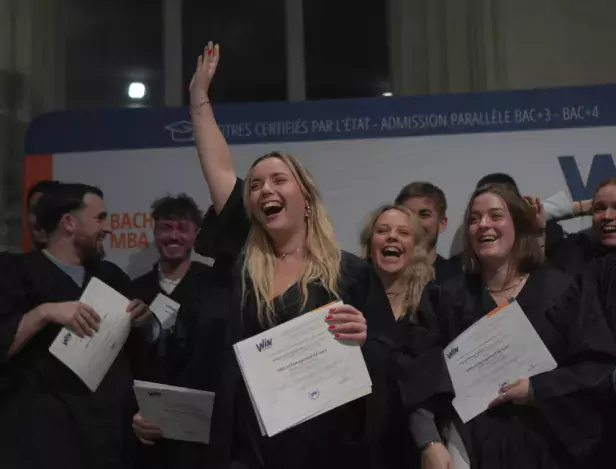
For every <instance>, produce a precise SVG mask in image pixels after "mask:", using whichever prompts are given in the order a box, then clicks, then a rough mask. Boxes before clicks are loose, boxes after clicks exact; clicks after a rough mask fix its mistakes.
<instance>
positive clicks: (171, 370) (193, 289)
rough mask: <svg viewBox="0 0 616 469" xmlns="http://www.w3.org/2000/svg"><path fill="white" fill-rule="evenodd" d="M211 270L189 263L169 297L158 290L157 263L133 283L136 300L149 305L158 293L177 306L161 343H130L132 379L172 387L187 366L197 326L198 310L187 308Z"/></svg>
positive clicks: (198, 263)
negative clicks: (174, 315)
mask: <svg viewBox="0 0 616 469" xmlns="http://www.w3.org/2000/svg"><path fill="white" fill-rule="evenodd" d="M212 275H213V269H212V267H209V266H207V265H205V264H203V263H202V262H191V264H190V268H189V269H188V271H187V272H186V275H185V276H184V277H183V278H182V280H181V281H180V282H179V283H178V284H177V285H176V287H175V288H174V289H173V291H172V292H171V293H170V294H168V293H167V292H165V291H164V290H163V289H162V288H161V287H160V281H159V271H158V263H157V264H155V265H154V267H153V269H152V270H151V271H149V272H147V273H146V274H144V275H142V276H140V277H137V278H136V279H135V280H133V285H132V288H133V291H134V293H135V295H136V297H137V298H139V299H141V300H143V301H144V302H145V303H146V304H148V305H149V304H151V303H152V301H154V298H155V297H156V296H157V295H158V294H159V293H160V294H162V295H165V296H167V297H168V298H171V299H172V300H173V301H175V302H176V303H178V304H179V305H180V309H179V310H178V315H177V318H176V322H175V324H174V325H173V327H171V329H170V330H169V331H165V333H164V334H163V335H164V337H163V341H162V342H163V343H161V342H156V343H154V344H152V345H149V346H148V345H146V344H137V343H135V342H133V343H132V344H131V348H130V358H131V364H132V368H133V374H134V376H135V379H140V380H144V381H151V382H156V383H164V384H173V383H174V382H176V381H177V376H178V373H180V372H181V370H182V369H183V368H184V366H185V365H186V363H187V361H188V359H189V358H190V355H191V353H192V351H191V350H190V344H191V337H190V336H191V332H192V331H194V330H195V328H196V326H197V324H198V317H196V316H195V314H198V311H196V310H195V308H192V307H190V306H191V305H192V303H193V302H194V301H195V296H196V295H197V291H198V289H199V288H202V286H203V285H204V284H207V283H209V282H211V277H212Z"/></svg>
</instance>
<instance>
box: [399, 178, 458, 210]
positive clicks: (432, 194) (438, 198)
mask: <svg viewBox="0 0 616 469" xmlns="http://www.w3.org/2000/svg"><path fill="white" fill-rule="evenodd" d="M413 197H429V198H430V199H432V200H433V201H434V205H436V212H437V213H438V216H439V218H440V219H443V218H445V213H446V212H447V199H446V198H445V193H444V192H443V191H442V190H441V189H440V188H438V187H437V186H435V185H434V184H432V183H431V182H422V181H418V182H411V183H410V184H407V185H406V186H404V187H403V188H402V190H401V191H400V193H399V194H398V196H397V197H396V202H395V203H396V205H403V204H404V202H406V201H407V200H409V199H411V198H413Z"/></svg>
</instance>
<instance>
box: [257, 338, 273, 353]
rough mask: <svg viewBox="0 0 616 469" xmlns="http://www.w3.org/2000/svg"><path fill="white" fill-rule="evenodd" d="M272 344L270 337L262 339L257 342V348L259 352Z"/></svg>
mask: <svg viewBox="0 0 616 469" xmlns="http://www.w3.org/2000/svg"><path fill="white" fill-rule="evenodd" d="M271 346H272V339H263V340H262V341H261V343H260V344H257V350H258V351H259V352H261V351H262V350H265V349H266V348H270V347H271Z"/></svg>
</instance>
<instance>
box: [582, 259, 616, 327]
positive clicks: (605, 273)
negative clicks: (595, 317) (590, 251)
mask: <svg viewBox="0 0 616 469" xmlns="http://www.w3.org/2000/svg"><path fill="white" fill-rule="evenodd" d="M581 282H582V285H583V287H582V288H589V285H590V287H591V288H592V287H593V286H594V287H595V288H596V289H597V298H598V300H599V303H600V305H601V309H602V311H603V314H604V316H605V320H606V321H607V323H608V325H609V326H610V329H611V330H612V333H613V334H614V337H616V254H613V255H610V256H605V257H602V258H599V259H596V260H594V261H593V262H592V263H591V264H590V265H589V267H588V270H587V271H586V272H585V273H584V275H582V276H581Z"/></svg>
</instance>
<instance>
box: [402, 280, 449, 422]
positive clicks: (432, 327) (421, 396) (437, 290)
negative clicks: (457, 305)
mask: <svg viewBox="0 0 616 469" xmlns="http://www.w3.org/2000/svg"><path fill="white" fill-rule="evenodd" d="M447 313H448V311H447V304H446V301H445V293H444V292H443V290H442V288H441V287H440V286H438V285H436V284H435V283H430V284H428V285H427V286H426V288H425V289H424V292H423V294H422V297H421V302H420V306H419V308H418V311H417V313H416V317H415V318H414V320H413V321H407V322H406V323H405V324H403V325H401V328H400V335H399V340H400V343H401V352H400V353H399V354H398V356H397V357H396V362H397V377H398V385H399V387H400V392H401V395H402V401H403V404H404V406H405V409H406V410H407V411H414V410H416V409H417V408H419V407H426V408H430V409H436V408H438V407H439V406H440V405H441V404H442V403H446V402H449V401H451V399H453V397H454V390H453V384H452V382H451V379H450V378H449V371H448V370H447V364H446V363H445V357H444V355H443V349H442V344H441V342H442V338H441V336H442V334H441V328H442V325H441V319H440V318H441V316H442V315H444V314H447Z"/></svg>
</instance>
